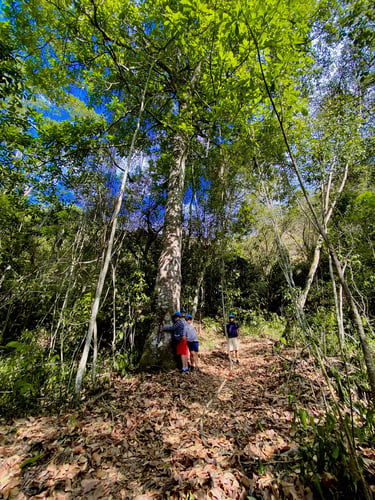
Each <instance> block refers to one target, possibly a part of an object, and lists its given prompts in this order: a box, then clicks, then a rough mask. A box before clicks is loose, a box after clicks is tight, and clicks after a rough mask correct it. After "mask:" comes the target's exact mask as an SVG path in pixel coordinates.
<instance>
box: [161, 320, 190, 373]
mask: <svg viewBox="0 0 375 500" xmlns="http://www.w3.org/2000/svg"><path fill="white" fill-rule="evenodd" d="M172 320H173V325H172V326H165V327H164V328H162V329H161V330H162V331H163V332H171V333H172V344H173V346H174V348H175V349H176V354H177V356H181V364H182V372H187V371H188V370H189V367H188V362H187V359H188V354H189V349H188V345H187V341H186V334H185V327H186V323H185V321H184V320H183V319H182V314H181V313H180V312H178V311H177V312H175V313H174V314H173V316H172Z"/></svg>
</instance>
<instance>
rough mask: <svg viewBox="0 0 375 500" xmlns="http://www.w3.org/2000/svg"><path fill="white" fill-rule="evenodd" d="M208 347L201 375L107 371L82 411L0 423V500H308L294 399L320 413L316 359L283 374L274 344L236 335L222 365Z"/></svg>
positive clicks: (322, 390) (218, 353)
mask: <svg viewBox="0 0 375 500" xmlns="http://www.w3.org/2000/svg"><path fill="white" fill-rule="evenodd" d="M204 347H205V346H204V342H203V350H202V353H201V355H200V365H201V370H202V371H201V373H194V372H193V373H189V374H181V373H179V372H177V371H172V372H168V373H165V372H164V373H158V374H144V373H143V374H135V375H129V376H126V377H124V378H122V379H121V378H115V379H113V380H112V381H111V387H110V389H109V390H108V391H106V392H105V394H104V395H103V397H102V398H100V397H99V398H98V397H97V396H96V397H95V398H93V399H92V401H90V399H89V398H88V400H87V401H86V402H85V403H84V404H83V406H82V407H81V409H80V410H78V411H77V410H68V411H65V412H64V413H62V414H61V415H60V416H55V417H53V416H48V417H44V416H40V417H29V418H26V419H15V420H14V421H13V422H11V423H9V422H7V423H5V422H2V423H1V425H0V460H1V465H0V498H4V499H21V500H22V499H42V498H54V499H61V500H62V499H73V498H74V499H78V500H79V499H85V500H97V499H101V498H103V499H121V500H127V499H134V500H149V499H150V500H151V499H152V500H162V499H170V500H179V499H189V500H192V499H198V500H199V499H202V500H203V499H215V500H224V499H239V500H245V499H247V498H251V497H253V498H269V499H278V498H283V499H284V498H285V499H299V498H301V499H304V498H306V499H310V498H311V493H310V492H309V491H307V490H305V489H304V486H303V484H302V483H301V481H300V479H299V475H298V454H297V450H298V443H296V442H295V440H294V428H293V419H294V415H295V408H296V405H297V404H301V405H302V404H303V407H304V408H306V409H307V410H308V411H309V412H310V413H311V414H313V415H315V416H317V417H318V416H319V415H321V414H323V410H322V408H323V403H324V399H325V398H328V391H327V389H326V387H325V383H324V379H323V378H322V376H321V375H320V374H319V372H317V370H316V368H315V367H314V362H313V360H309V359H302V360H298V361H297V362H296V366H295V370H294V371H295V375H296V376H294V377H291V376H290V369H289V368H290V366H289V365H288V366H286V363H285V358H283V359H282V358H281V357H278V356H276V355H275V354H274V352H273V350H272V347H273V342H272V341H270V340H269V339H267V338H254V337H243V338H242V339H241V360H240V364H239V365H235V366H234V367H233V369H232V370H230V369H229V363H228V359H227V355H226V343H225V342H224V341H223V340H222V339H217V342H216V346H215V347H214V349H213V350H212V351H211V352H208V351H207V350H205V348H204ZM283 352H284V353H286V355H289V358H290V359H292V358H293V354H292V350H290V352H289V353H288V350H287V348H285V350H284V351H283ZM291 392H292V393H293V395H294V401H293V402H291V401H290V397H289V395H290V394H291ZM368 455H370V454H369V453H368ZM370 456H371V455H370ZM371 458H372V457H371ZM25 461H28V462H26V466H25V465H24V466H23V467H21V465H22V464H25Z"/></svg>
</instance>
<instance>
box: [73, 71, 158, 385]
mask: <svg viewBox="0 0 375 500" xmlns="http://www.w3.org/2000/svg"><path fill="white" fill-rule="evenodd" d="M151 70H152V67H151V69H150V73H151ZM150 73H149V77H150ZM147 87H148V80H147V82H146V84H145V88H144V90H143V95H142V99H141V105H140V109H139V114H138V119H137V125H136V128H135V130H134V133H133V137H132V142H131V145H130V149H129V154H128V156H127V158H126V161H125V165H124V168H123V175H122V181H121V187H120V192H119V195H118V197H117V199H116V201H115V205H114V210H113V215H112V219H111V225H112V228H111V231H110V236H109V240H108V244H107V249H106V251H105V258H104V263H103V267H102V269H101V271H100V273H99V279H98V284H97V287H96V293H95V299H94V302H93V305H92V308H91V318H90V323H89V327H88V331H87V335H86V341H85V345H84V348H83V353H82V356H81V360H80V362H79V365H78V370H77V375H76V380H75V393H76V394H79V392H80V390H81V385H82V380H83V375H84V373H85V370H86V364H87V359H88V355H89V350H90V344H91V340H92V336H93V333H94V328H95V327H96V318H97V316H98V312H99V305H100V299H101V295H102V291H103V286H104V281H105V278H106V276H107V272H108V267H109V263H110V260H111V257H112V248H113V242H114V239H115V233H116V226H117V217H118V214H119V212H120V208H121V205H122V199H123V196H124V192H125V186H126V180H127V176H128V171H129V166H130V162H131V158H132V156H133V152H134V146H135V140H136V138H137V135H138V130H139V127H140V124H141V117H142V113H143V109H144V105H145V98H146V92H147Z"/></svg>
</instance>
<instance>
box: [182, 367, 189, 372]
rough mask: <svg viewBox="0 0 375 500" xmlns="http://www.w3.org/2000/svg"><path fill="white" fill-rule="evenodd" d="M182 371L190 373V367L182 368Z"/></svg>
mask: <svg viewBox="0 0 375 500" xmlns="http://www.w3.org/2000/svg"><path fill="white" fill-rule="evenodd" d="M181 373H189V368H185V369H184V368H182V370H181Z"/></svg>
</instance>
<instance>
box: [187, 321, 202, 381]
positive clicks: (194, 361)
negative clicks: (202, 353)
mask: <svg viewBox="0 0 375 500" xmlns="http://www.w3.org/2000/svg"><path fill="white" fill-rule="evenodd" d="M185 319H186V325H185V333H186V340H187V343H188V347H189V352H190V369H191V371H196V372H199V371H200V370H199V366H198V352H199V339H198V335H197V332H196V330H195V328H194V326H193V318H192V316H191V314H187V315H186V318H185Z"/></svg>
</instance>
